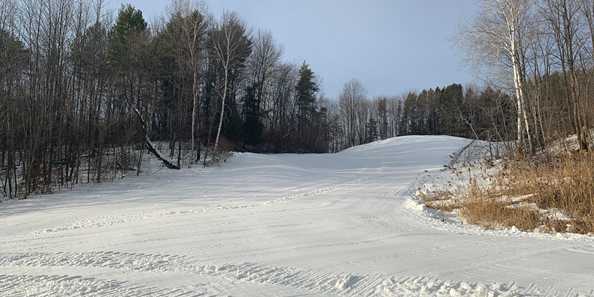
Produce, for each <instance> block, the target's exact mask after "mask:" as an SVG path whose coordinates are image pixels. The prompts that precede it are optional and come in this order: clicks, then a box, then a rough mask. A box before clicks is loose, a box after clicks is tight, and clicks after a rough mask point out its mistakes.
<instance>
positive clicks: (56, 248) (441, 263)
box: [0, 136, 594, 297]
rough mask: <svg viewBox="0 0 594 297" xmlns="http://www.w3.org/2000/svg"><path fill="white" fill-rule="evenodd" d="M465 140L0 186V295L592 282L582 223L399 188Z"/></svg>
mask: <svg viewBox="0 0 594 297" xmlns="http://www.w3.org/2000/svg"><path fill="white" fill-rule="evenodd" d="M469 142H470V141H469V140H467V139H462V138H454V137H445V136H424V137H421V136H410V137H400V138H393V139H388V140H384V141H380V142H375V143H371V144H368V145H363V146H358V147H354V148H351V149H348V150H346V151H343V152H341V153H338V154H332V155H311V154H304V155H297V154H285V155H259V154H250V153H236V154H235V155H234V156H233V157H232V158H231V159H229V160H228V161H227V162H226V163H225V164H223V165H222V166H221V167H216V168H206V169H204V168H201V167H198V166H197V167H195V168H192V169H184V170H180V171H171V170H166V169H164V170H160V171H158V172H157V173H155V174H153V175H150V176H141V177H126V178H123V179H121V180H118V181H117V182H115V183H106V184H97V185H85V186H80V187H78V188H76V189H73V190H66V191H63V192H61V193H57V194H53V195H47V196H37V197H33V198H31V199H29V200H23V201H7V202H3V203H0V239H1V240H0V296H11V297H12V296H255V297H256V296H257V297H259V296H594V293H593V290H594V240H593V239H592V238H590V237H587V236H573V237H572V236H555V235H539V234H528V233H522V232H519V231H515V230H508V231H483V230H480V229H479V228H478V227H474V226H465V225H461V224H459V223H456V222H455V221H454V222H450V221H449V220H445V219H440V217H439V216H437V215H435V214H432V213H431V212H430V211H428V210H425V209H424V208H423V207H422V206H420V205H419V204H417V203H416V202H415V200H414V194H415V191H416V190H417V188H419V187H420V186H422V185H423V184H425V183H428V182H433V183H435V182H439V180H440V177H443V176H444V175H446V174H448V171H446V170H445V169H444V168H445V167H444V165H446V164H448V162H450V161H451V159H452V156H454V155H455V154H456V152H459V151H460V150H461V149H462V148H464V147H465V146H467V145H468V144H469ZM154 164H155V166H156V164H157V161H154ZM444 180H445V179H444Z"/></svg>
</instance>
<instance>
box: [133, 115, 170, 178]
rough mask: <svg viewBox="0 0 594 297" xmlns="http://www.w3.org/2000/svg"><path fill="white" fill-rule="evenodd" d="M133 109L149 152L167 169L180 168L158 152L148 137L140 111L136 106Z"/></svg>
mask: <svg viewBox="0 0 594 297" xmlns="http://www.w3.org/2000/svg"><path fill="white" fill-rule="evenodd" d="M134 111H135V112H136V116H137V117H138V120H139V121H140V124H141V125H142V130H143V132H144V144H145V145H146V148H147V149H148V150H149V152H151V153H152V154H153V155H154V156H155V157H157V159H159V160H160V161H161V162H163V164H164V165H165V167H167V168H169V169H175V170H179V169H180V168H179V166H177V165H175V164H173V162H171V161H169V160H167V158H165V157H163V155H162V154H161V153H160V152H159V150H157V148H156V147H155V145H154V144H153V142H152V141H151V139H150V138H149V135H148V129H147V128H146V123H145V122H144V119H143V118H142V115H141V114H140V111H138V109H137V108H135V109H134Z"/></svg>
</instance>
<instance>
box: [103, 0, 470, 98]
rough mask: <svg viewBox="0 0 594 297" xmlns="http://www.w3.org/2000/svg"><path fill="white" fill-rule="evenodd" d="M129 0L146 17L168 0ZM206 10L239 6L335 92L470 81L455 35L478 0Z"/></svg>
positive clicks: (244, 0) (213, 1)
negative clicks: (359, 86)
mask: <svg viewBox="0 0 594 297" xmlns="http://www.w3.org/2000/svg"><path fill="white" fill-rule="evenodd" d="M108 2H109V5H110V8H112V9H117V8H118V7H119V6H120V3H131V4H132V5H134V6H135V7H137V8H139V9H141V10H142V11H143V12H144V14H145V17H146V18H147V19H148V20H151V19H152V18H154V17H156V16H159V15H163V14H165V11H166V10H165V8H166V7H167V5H168V4H169V1H156V0H130V1H126V0H108ZM204 2H205V3H206V4H207V6H208V8H209V11H210V13H211V14H213V15H215V16H217V17H218V16H220V15H221V14H222V12H223V11H225V10H230V11H236V12H237V13H239V15H240V16H241V17H242V18H243V19H244V21H245V22H246V23H247V24H248V25H250V26H251V27H252V29H253V30H254V31H255V30H257V29H264V30H269V31H271V32H272V34H273V36H274V38H275V40H276V41H277V43H279V44H280V45H282V48H283V51H284V60H285V61H289V62H293V63H301V62H303V61H304V60H306V61H307V62H308V63H309V64H311V66H312V69H313V70H314V71H315V72H316V74H317V75H318V76H319V77H321V79H322V84H323V85H322V87H323V91H324V93H325V95H327V96H328V97H336V96H337V95H338V93H339V92H340V90H341V89H342V86H343V84H344V83H345V82H347V81H349V80H350V79H352V78H357V79H359V80H360V81H361V82H362V83H363V85H364V86H365V88H366V90H367V93H368V95H370V96H376V95H400V94H402V93H404V92H406V91H409V90H414V89H423V88H430V87H435V86H441V85H446V84H450V83H471V82H474V79H473V77H472V72H471V70H470V69H469V68H468V67H467V66H466V64H465V63H464V59H463V53H462V51H461V50H460V49H458V48H457V47H456V45H455V36H456V34H457V32H459V30H460V27H461V26H462V25H464V24H465V23H467V22H468V21H469V20H470V19H471V18H472V17H473V16H474V15H475V14H476V13H477V10H478V3H479V1H477V0H299V1H297V0H206V1H204Z"/></svg>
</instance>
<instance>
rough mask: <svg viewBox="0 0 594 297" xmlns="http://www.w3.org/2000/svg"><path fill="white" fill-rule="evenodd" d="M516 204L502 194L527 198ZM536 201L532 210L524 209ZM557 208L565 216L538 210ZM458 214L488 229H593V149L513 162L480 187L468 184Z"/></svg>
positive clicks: (591, 231)
mask: <svg viewBox="0 0 594 297" xmlns="http://www.w3.org/2000/svg"><path fill="white" fill-rule="evenodd" d="M526 195H528V196H527V197H529V198H527V199H525V200H524V201H522V203H524V204H522V203H518V202H517V201H510V200H507V199H501V197H518V196H526ZM526 203H533V204H536V206H537V207H536V209H534V208H530V207H523V206H525V205H526ZM551 209H558V210H560V211H561V212H562V213H563V214H565V215H566V216H568V217H569V219H567V220H565V219H564V220H559V219H552V218H549V217H546V216H544V215H543V212H546V211H539V210H551ZM461 215H462V216H463V217H464V218H465V219H466V220H467V221H468V222H470V223H473V224H478V225H481V226H484V227H487V228H496V227H511V226H516V227H517V228H518V229H521V230H526V231H531V230H534V229H535V228H537V227H543V229H544V230H547V231H552V232H573V233H582V234H587V233H594V153H592V152H579V153H574V154H571V155H564V156H558V157H555V158H547V159H546V160H535V159H533V160H522V161H511V162H509V163H508V164H507V165H506V167H505V168H504V169H503V170H502V171H501V173H500V174H499V175H498V176H497V177H496V178H495V183H494V184H493V185H492V186H490V187H488V188H486V189H480V188H479V187H478V186H477V185H476V184H472V185H471V187H470V190H469V192H468V197H467V200H466V203H465V205H464V206H463V207H462V209H461Z"/></svg>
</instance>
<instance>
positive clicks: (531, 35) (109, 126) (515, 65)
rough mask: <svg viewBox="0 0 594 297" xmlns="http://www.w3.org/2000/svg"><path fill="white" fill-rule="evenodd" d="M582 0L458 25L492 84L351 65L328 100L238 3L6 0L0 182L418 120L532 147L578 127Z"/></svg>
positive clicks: (43, 188)
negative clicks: (387, 75)
mask: <svg viewBox="0 0 594 297" xmlns="http://www.w3.org/2000/svg"><path fill="white" fill-rule="evenodd" d="M535 3H538V5H537V4H535ZM588 3H589V2H588V1H585V0H566V1H565V0H542V1H528V0H522V1H512V0H509V1H504V0H492V1H485V6H484V9H483V14H481V16H480V17H479V18H477V21H476V24H475V25H473V26H472V27H471V28H469V30H468V32H464V33H465V34H464V36H465V38H466V39H467V40H471V41H472V42H470V44H472V45H473V46H472V47H470V48H471V52H472V53H476V54H477V55H476V56H477V57H480V58H481V60H482V61H489V63H491V64H490V65H499V66H501V67H498V69H497V70H501V71H499V72H498V74H499V76H500V77H502V78H503V79H501V80H500V81H497V83H494V84H491V87H480V88H479V87H474V86H466V87H463V86H461V85H458V84H454V85H450V86H444V87H438V88H434V89H428V90H422V91H420V92H410V93H407V94H404V95H403V96H388V97H377V98H368V97H367V96H366V91H365V89H364V87H363V86H362V84H361V83H360V82H358V81H357V80H353V81H350V82H348V83H346V84H345V86H344V89H343V90H342V92H341V94H340V95H339V96H338V98H337V100H330V99H327V98H325V97H323V96H322V95H321V84H320V80H319V78H318V77H317V76H316V74H315V72H314V71H313V69H312V68H311V67H310V66H309V65H308V64H307V63H305V62H304V63H303V64H300V65H295V64H292V63H287V62H284V61H283V60H282V50H281V48H280V46H279V45H278V44H277V43H276V42H275V41H274V38H273V36H272V35H271V34H270V33H269V32H266V31H254V30H251V29H250V28H249V26H248V25H247V24H245V23H244V22H243V21H242V20H241V18H240V17H239V16H238V15H237V14H234V13H225V14H224V15H223V16H222V17H220V18H215V17H213V16H211V15H210V14H209V12H208V10H207V9H206V8H205V7H202V6H200V5H195V4H193V3H192V2H191V1H189V0H173V1H172V2H171V3H170V9H169V12H168V13H167V14H166V15H165V16H164V17H162V18H160V19H159V20H157V21H155V22H153V23H151V24H149V23H148V22H147V21H146V19H145V17H144V16H143V14H142V11H140V10H139V9H137V8H135V7H133V6H131V5H124V6H122V7H121V8H120V9H119V11H117V13H116V14H115V15H112V14H111V13H109V12H108V11H107V9H106V8H105V1H104V0H27V1H25V0H3V1H1V2H0V153H1V155H0V183H1V184H0V193H1V195H3V196H7V197H23V196H27V195H29V194H31V193H38V192H50V191H52V190H54V189H55V188H56V187H69V186H72V185H74V184H78V183H90V182H102V181H104V180H109V179H113V178H115V177H118V176H121V175H122V174H127V173H129V172H132V171H134V172H136V173H137V174H140V173H141V172H142V170H143V168H144V167H143V163H142V161H143V160H144V159H145V155H146V154H147V153H150V154H153V155H155V156H156V157H157V158H158V159H160V160H161V161H163V162H164V163H165V165H166V166H167V167H169V168H181V167H183V166H185V165H189V164H198V163H200V164H203V165H204V166H207V165H208V164H209V163H210V162H216V161H217V160H219V159H221V158H222V157H221V152H223V151H226V150H239V151H253V152H267V153H288V152H296V153H327V152H337V151H340V150H342V149H345V148H348V147H351V146H354V145H359V144H364V143H368V142H372V141H375V140H379V139H386V138H389V137H394V136H400V135H413V134H447V135H455V136H463V137H471V138H479V139H486V140H495V141H504V140H511V139H517V140H518V141H519V142H520V143H521V144H525V145H523V146H522V147H525V148H526V150H527V151H534V150H536V149H537V148H538V147H542V146H544V145H545V144H546V143H549V142H551V141H552V140H553V139H555V137H558V136H561V135H568V134H571V133H577V135H578V136H579V137H580V141H581V142H582V143H587V142H588V141H589V139H588V137H587V135H586V133H585V132H584V131H587V128H588V127H590V126H589V125H591V123H592V113H591V112H590V111H592V106H593V105H592V97H593V96H592V89H593V88H592V71H591V69H592V68H591V64H592V46H591V43H588V42H586V41H591V40H592V13H591V9H592V8H593V7H592V6H586V4H588ZM520 4H521V5H520ZM545 4H546V5H545ZM562 4H563V5H565V6H563V5H562ZM586 7H589V8H590V10H587V9H586ZM537 16H540V17H537ZM545 16H546V17H545ZM578 19H579V21H577V20H578ZM536 20H539V21H538V22H537V21H536ZM533 22H534V23H533ZM586 24H588V25H589V27H588V26H586ZM534 28H537V29H538V30H536V31H535V29H534ZM588 28H589V30H588ZM529 29H530V30H529ZM588 32H590V34H586V33H588ZM510 42H511V43H510ZM512 73H513V75H512ZM501 74H503V75H501ZM506 77H513V78H514V79H507V80H506V79H505V78H506ZM510 81H513V82H514V83H513V84H512V83H509V82H510ZM507 86H511V87H509V88H508V87H507Z"/></svg>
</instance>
